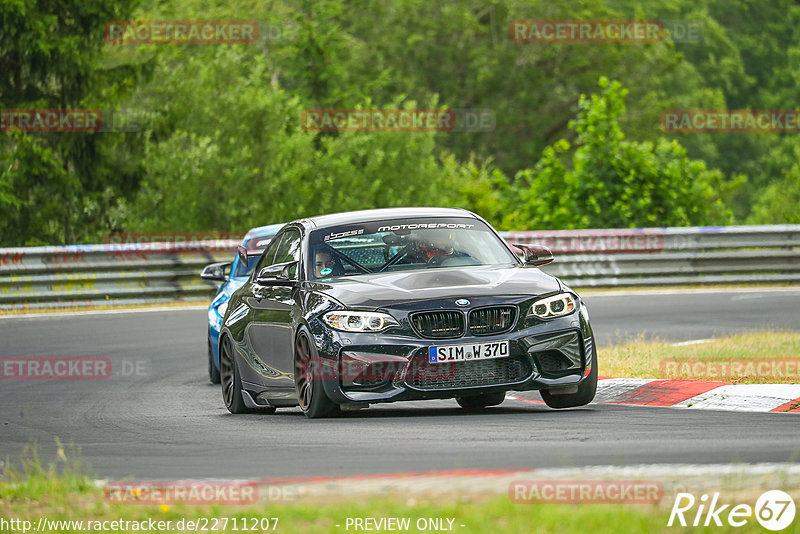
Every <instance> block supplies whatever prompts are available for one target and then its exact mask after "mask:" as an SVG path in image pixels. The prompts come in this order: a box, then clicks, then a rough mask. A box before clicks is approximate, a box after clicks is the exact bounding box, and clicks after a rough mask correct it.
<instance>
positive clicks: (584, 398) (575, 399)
mask: <svg viewBox="0 0 800 534" xmlns="http://www.w3.org/2000/svg"><path fill="white" fill-rule="evenodd" d="M596 392H597V350H596V349H595V350H594V351H593V354H592V370H591V371H589V376H587V377H586V379H585V380H584V381H583V382H581V383H580V384H578V391H577V392H575V393H567V394H554V393H552V392H550V391H548V390H546V389H543V390H541V392H540V393H541V394H542V399H544V402H545V404H547V405H548V406H549V407H551V408H575V407H577V406H584V405H586V404H589V403H590V402H592V400H594V396H595V393H596Z"/></svg>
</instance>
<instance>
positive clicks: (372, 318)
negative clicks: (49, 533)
mask: <svg viewBox="0 0 800 534" xmlns="http://www.w3.org/2000/svg"><path fill="white" fill-rule="evenodd" d="M322 319H323V320H324V321H325V322H326V323H327V324H328V326H330V327H331V328H334V329H336V330H342V331H343V332H380V331H381V330H384V329H386V328H389V327H390V326H399V323H398V322H397V320H396V319H395V318H394V317H392V316H391V315H389V314H388V313H380V312H355V311H335V312H328V313H326V314H325V315H324V316H323V317H322Z"/></svg>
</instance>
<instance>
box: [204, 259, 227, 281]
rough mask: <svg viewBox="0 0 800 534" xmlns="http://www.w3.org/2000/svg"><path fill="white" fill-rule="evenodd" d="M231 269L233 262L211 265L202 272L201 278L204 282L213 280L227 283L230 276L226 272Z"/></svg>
mask: <svg viewBox="0 0 800 534" xmlns="http://www.w3.org/2000/svg"><path fill="white" fill-rule="evenodd" d="M230 267H231V262H229V261H223V262H220V263H210V264H208V265H206V266H205V267H203V270H202V271H200V278H202V279H203V280H213V281H215V282H225V281H226V280H227V279H228V275H227V274H226V273H225V271H226V270H227V269H230Z"/></svg>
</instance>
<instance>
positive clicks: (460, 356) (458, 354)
mask: <svg viewBox="0 0 800 534" xmlns="http://www.w3.org/2000/svg"><path fill="white" fill-rule="evenodd" d="M506 356H508V341H492V342H490V343H470V344H469V345H445V346H443V347H429V348H428V361H429V362H430V363H445V362H466V361H472V360H490V359H492V358H505V357H506Z"/></svg>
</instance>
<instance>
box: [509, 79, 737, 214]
mask: <svg viewBox="0 0 800 534" xmlns="http://www.w3.org/2000/svg"><path fill="white" fill-rule="evenodd" d="M599 84H600V88H601V92H600V94H593V95H592V96H591V97H589V98H587V97H585V96H581V99H580V102H579V104H578V107H579V109H580V111H579V113H578V116H577V118H576V119H575V120H574V121H571V122H570V128H572V129H574V131H575V133H576V142H575V149H574V151H573V152H572V154H571V161H569V163H571V166H567V165H566V163H567V161H568V156H569V149H570V144H569V143H568V142H567V141H566V140H561V141H559V142H557V143H555V144H554V145H553V146H551V147H548V148H546V149H545V151H544V153H543V157H542V159H541V160H540V161H539V163H538V164H537V166H536V167H535V168H534V169H533V170H532V171H529V172H522V173H519V174H517V176H516V177H515V180H514V181H513V182H512V183H511V184H508V185H507V193H506V195H505V197H506V202H507V205H506V209H505V218H504V222H503V224H504V226H505V227H507V228H511V227H515V228H615V227H637V226H682V225H697V224H724V223H726V222H729V221H730V220H731V215H730V213H729V211H728V210H727V209H726V208H725V206H724V203H723V202H722V200H721V198H720V197H719V194H718V191H719V188H720V187H721V185H722V182H723V176H722V173H721V172H720V171H718V170H709V169H707V168H706V165H705V163H703V162H702V161H698V160H691V159H689V158H688V157H687V156H686V151H685V150H684V149H683V148H682V147H681V146H680V144H678V142H677V141H667V140H665V139H659V140H658V141H657V142H656V143H651V142H644V143H639V142H634V141H626V140H625V134H624V133H623V131H622V128H621V127H620V124H619V118H620V117H621V116H622V115H623V114H624V113H625V103H624V98H625V95H626V91H625V90H624V89H623V88H622V86H621V85H620V83H619V82H613V83H611V82H609V81H608V79H606V78H601V79H600V82H599ZM517 198H518V199H519V200H518V201H517V200H516V199H517Z"/></svg>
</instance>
